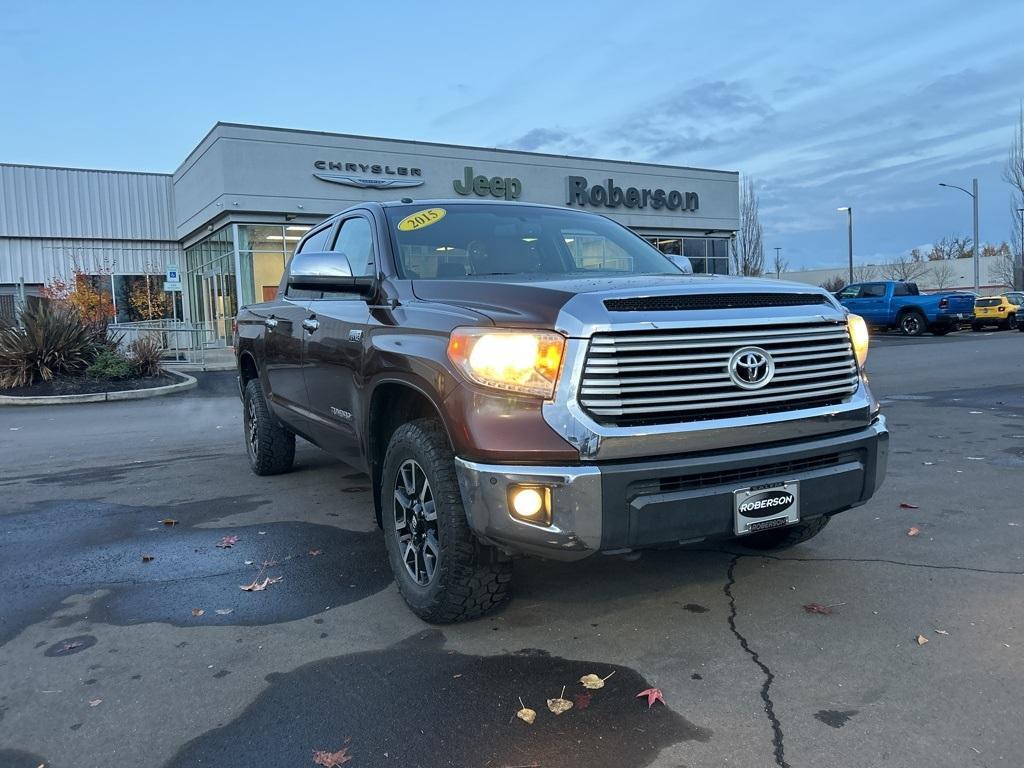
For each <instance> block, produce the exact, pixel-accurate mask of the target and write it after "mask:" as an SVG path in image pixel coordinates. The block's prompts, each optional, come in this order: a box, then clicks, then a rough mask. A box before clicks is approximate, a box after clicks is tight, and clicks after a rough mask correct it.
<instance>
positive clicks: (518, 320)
mask: <svg viewBox="0 0 1024 768" xmlns="http://www.w3.org/2000/svg"><path fill="white" fill-rule="evenodd" d="M412 290H413V294H414V295H415V296H416V298H418V299H420V300H421V301H430V302H438V303H443V304H452V305H456V306H459V307H465V308H467V309H472V310H474V311H476V312H479V313H480V314H482V315H484V316H486V317H487V318H489V319H490V320H492V321H493V322H494V323H495V325H502V326H504V325H508V326H519V327H530V328H557V327H558V326H559V322H558V320H559V315H560V313H561V312H562V310H563V308H565V306H566V305H567V304H569V303H570V302H571V301H572V300H573V299H575V298H576V297H577V296H588V297H592V299H593V301H591V302H590V303H592V304H593V303H595V302H600V301H602V300H604V299H611V298H637V297H654V296H683V295H697V294H715V293H719V294H720V293H730V294H732V293H801V294H811V295H813V296H824V297H826V298H827V300H828V302H829V304H828V306H829V307H834V306H835V302H834V301H833V299H832V297H831V295H830V294H829V293H827V292H826V291H825V290H823V289H821V288H818V287H816V286H812V285H806V284H804V283H791V282H780V281H779V280H760V279H755V278H748V277H730V276H722V275H678V276H676V275H638V276H635V277H576V278H570V277H559V278H552V277H551V276H550V275H537V276H530V275H508V276H505V275H495V276H493V277H486V278H483V277H481V278H473V279H458V280H413V281H412ZM594 294H599V296H594ZM744 311H746V312H748V313H749V312H751V311H752V310H744ZM753 311H756V310H753ZM609 314H614V315H626V314H630V315H633V316H634V317H631V318H629V319H630V320H635V319H636V317H635V315H636V314H637V313H635V312H633V313H625V312H615V313H609ZM658 314H660V315H665V314H667V313H664V312H662V313H658ZM672 314H674V315H680V316H681V315H688V314H693V313H692V312H676V313H672ZM623 319H625V318H623Z"/></svg>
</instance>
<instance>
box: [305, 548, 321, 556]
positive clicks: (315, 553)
mask: <svg viewBox="0 0 1024 768" xmlns="http://www.w3.org/2000/svg"><path fill="white" fill-rule="evenodd" d="M323 553H324V551H323V550H322V549H311V550H309V552H308V553H307V554H309V556H310V557H317V556H319V555H322V554H323Z"/></svg>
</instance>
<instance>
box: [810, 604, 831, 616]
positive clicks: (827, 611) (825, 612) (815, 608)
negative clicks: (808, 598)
mask: <svg viewBox="0 0 1024 768" xmlns="http://www.w3.org/2000/svg"><path fill="white" fill-rule="evenodd" d="M804 610H805V611H807V612H808V613H820V614H821V615H822V616H831V615H832V609H831V608H829V607H828V606H827V605H822V604H821V603H808V604H807V605H805V606H804Z"/></svg>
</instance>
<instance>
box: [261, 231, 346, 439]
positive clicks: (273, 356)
mask: <svg viewBox="0 0 1024 768" xmlns="http://www.w3.org/2000/svg"><path fill="white" fill-rule="evenodd" d="M333 232H334V226H333V224H331V225H328V226H325V227H322V228H321V229H318V230H314V231H313V232H311V233H310V234H309V236H308V237H307V238H306V239H305V240H303V241H302V242H301V243H300V244H299V250H300V251H317V250H324V249H325V248H326V247H327V243H328V242H329V240H330V238H331V235H332V233H333ZM314 295H315V296H319V292H317V293H314V292H312V291H296V290H294V289H289V288H288V270H287V269H286V270H285V274H284V277H283V278H282V279H281V288H280V290H279V291H278V298H277V299H276V300H275V301H274V302H272V303H271V304H270V305H269V306H268V307H267V310H266V313H265V317H264V320H263V324H264V328H265V332H264V350H265V354H264V365H263V370H264V375H265V376H266V384H267V390H268V391H267V396H268V397H269V398H270V400H271V401H272V402H273V403H274V412H275V413H276V414H277V415H278V417H279V418H280V419H281V420H282V421H285V422H286V423H288V424H289V425H290V426H292V427H294V428H295V429H296V430H298V431H300V432H303V433H305V432H306V430H307V427H308V422H309V419H308V409H309V398H308V396H307V392H306V379H305V376H304V375H303V371H302V366H303V356H304V349H303V348H304V345H305V341H306V338H305V337H306V331H305V330H304V329H303V325H302V324H303V322H305V321H306V320H308V318H309V309H308V306H309V303H310V301H311V299H312V297H313V296H314Z"/></svg>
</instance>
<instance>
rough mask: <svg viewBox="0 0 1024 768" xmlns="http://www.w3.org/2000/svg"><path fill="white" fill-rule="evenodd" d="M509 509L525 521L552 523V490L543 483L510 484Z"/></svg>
mask: <svg viewBox="0 0 1024 768" xmlns="http://www.w3.org/2000/svg"><path fill="white" fill-rule="evenodd" d="M508 509H509V512H510V513H511V515H512V517H514V518H516V519H517V520H522V521H523V522H525V523H533V524H534V525H551V490H550V489H549V488H546V487H544V486H542V485H512V486H509V489H508Z"/></svg>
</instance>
